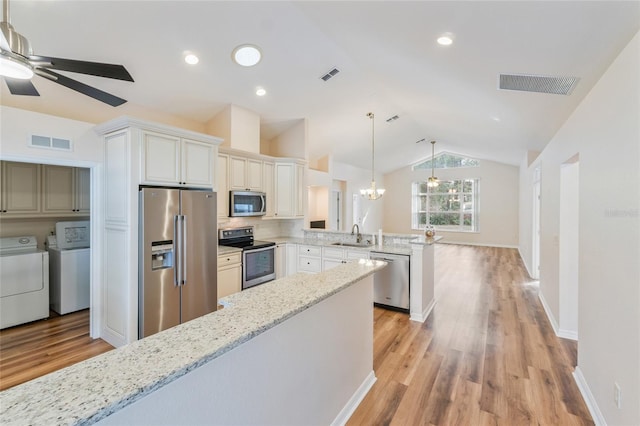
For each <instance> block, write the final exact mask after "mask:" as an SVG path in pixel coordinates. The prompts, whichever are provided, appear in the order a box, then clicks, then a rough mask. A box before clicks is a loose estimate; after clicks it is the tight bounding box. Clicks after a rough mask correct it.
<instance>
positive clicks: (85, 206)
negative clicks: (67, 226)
mask: <svg viewBox="0 0 640 426" xmlns="http://www.w3.org/2000/svg"><path fill="white" fill-rule="evenodd" d="M75 187H76V188H75V209H76V212H77V213H84V214H89V212H90V210H91V169H85V168H81V167H78V168H76V169H75Z"/></svg>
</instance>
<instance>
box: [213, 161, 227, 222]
mask: <svg viewBox="0 0 640 426" xmlns="http://www.w3.org/2000/svg"><path fill="white" fill-rule="evenodd" d="M228 173H229V156H228V155H226V154H218V162H217V163H216V174H217V182H216V191H217V194H218V217H219V218H224V217H228V216H229V176H228Z"/></svg>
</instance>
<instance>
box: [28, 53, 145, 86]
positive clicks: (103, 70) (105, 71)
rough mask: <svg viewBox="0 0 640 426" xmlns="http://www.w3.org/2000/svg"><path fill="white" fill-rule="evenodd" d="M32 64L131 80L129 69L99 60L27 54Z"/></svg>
mask: <svg viewBox="0 0 640 426" xmlns="http://www.w3.org/2000/svg"><path fill="white" fill-rule="evenodd" d="M29 61H31V62H32V63H33V65H35V66H37V67H41V68H51V69H54V70H60V71H71V72H77V73H80V74H89V75H97V76H98V77H106V78H113V79H116V80H125V81H133V77H131V74H129V71H127V70H126V68H125V67H124V66H122V65H115V64H103V63H100V62H87V61H76V60H75V59H63V58H53V57H51V56H29Z"/></svg>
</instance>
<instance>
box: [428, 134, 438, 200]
mask: <svg viewBox="0 0 640 426" xmlns="http://www.w3.org/2000/svg"><path fill="white" fill-rule="evenodd" d="M435 147H436V141H431V176H429V179H428V180H427V186H428V187H429V188H435V187H437V186H438V185H440V181H439V180H438V178H437V177H435V176H434V172H433V169H434V166H435V155H434V154H435Z"/></svg>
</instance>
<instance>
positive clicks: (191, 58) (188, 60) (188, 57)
mask: <svg viewBox="0 0 640 426" xmlns="http://www.w3.org/2000/svg"><path fill="white" fill-rule="evenodd" d="M184 61H185V62H186V63H188V64H189V65H195V64H197V63H198V62H200V59H199V58H198V57H197V56H196V55H194V54H193V53H189V54H188V55H185V57H184Z"/></svg>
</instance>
